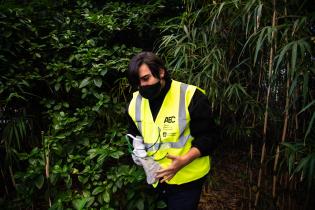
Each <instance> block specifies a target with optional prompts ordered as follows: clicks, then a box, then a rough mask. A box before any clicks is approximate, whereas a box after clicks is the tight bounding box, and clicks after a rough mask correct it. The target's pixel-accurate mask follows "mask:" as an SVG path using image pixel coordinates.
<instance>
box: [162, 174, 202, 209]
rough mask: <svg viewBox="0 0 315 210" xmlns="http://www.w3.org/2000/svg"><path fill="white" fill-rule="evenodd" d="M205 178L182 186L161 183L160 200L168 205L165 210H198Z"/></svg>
mask: <svg viewBox="0 0 315 210" xmlns="http://www.w3.org/2000/svg"><path fill="white" fill-rule="evenodd" d="M204 182H205V177H203V178H201V179H198V180H196V181H192V182H189V183H185V184H181V185H170V184H165V183H162V184H161V183H160V184H159V185H158V190H159V193H160V198H161V199H162V200H163V201H164V202H165V203H166V204H167V208H165V209H164V210H197V208H198V203H199V200H200V194H201V190H202V186H203V183H204Z"/></svg>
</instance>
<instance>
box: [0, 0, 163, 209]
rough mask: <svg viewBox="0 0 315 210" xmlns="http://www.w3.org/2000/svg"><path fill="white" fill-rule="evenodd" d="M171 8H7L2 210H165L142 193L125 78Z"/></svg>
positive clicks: (71, 4) (1, 88)
mask: <svg viewBox="0 0 315 210" xmlns="http://www.w3.org/2000/svg"><path fill="white" fill-rule="evenodd" d="M163 8H165V7H163V6H162V5H160V3H159V2H157V3H154V2H153V3H148V4H146V3H143V4H137V3H133V2H130V3H124V2H120V1H117V2H106V3H105V2H104V3H101V2H94V1H57V2H55V1H46V2H45V1H31V2H28V3H25V4H16V5H14V4H12V3H3V4H2V5H1V11H0V17H1V21H0V25H1V32H0V34H1V42H0V43H1V49H0V50H1V56H0V60H1V76H0V77H1V82H0V93H1V108H2V111H1V114H2V116H1V118H2V119H4V121H3V123H2V127H3V130H2V131H3V132H2V140H1V171H2V175H1V177H2V178H1V180H3V181H1V195H3V196H1V200H0V205H1V206H3V207H5V208H12V209H16V208H21V207H22V208H31V207H33V208H48V207H49V206H51V209H66V208H75V209H86V208H89V209H135V208H138V209H144V208H145V209H148V208H151V209H152V208H155V207H156V205H163V204H160V203H158V204H157V203H156V202H153V199H154V196H153V195H152V196H149V195H150V190H149V189H148V188H146V187H145V185H142V184H145V182H144V180H143V179H144V175H143V172H142V170H140V169H139V168H136V167H135V166H133V164H130V163H131V162H130V159H129V154H128V152H127V146H126V145H127V144H126V141H125V139H124V135H125V134H126V124H125V123H124V122H125V117H124V114H125V107H126V105H127V104H126V102H127V97H130V88H129V86H128V83H127V81H126V78H125V73H124V72H125V71H126V69H127V64H128V62H129V59H130V58H131V56H132V55H134V54H135V53H137V52H139V51H140V50H141V48H144V49H150V48H152V47H153V46H152V43H153V42H154V40H153V39H152V37H154V38H156V37H157V36H158V33H157V32H158V29H157V25H158V24H159V21H160V20H161V19H160V17H159V14H160V13H163V12H164V11H163ZM164 17H165V16H164ZM144 32H148V34H143V33H144ZM131 34H132V36H130V35H131ZM3 154H5V156H4V155H3ZM2 164H5V165H2ZM141 183H142V184H141Z"/></svg>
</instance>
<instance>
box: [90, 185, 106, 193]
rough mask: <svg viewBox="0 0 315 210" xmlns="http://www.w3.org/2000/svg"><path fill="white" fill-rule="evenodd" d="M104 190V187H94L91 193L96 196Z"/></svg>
mask: <svg viewBox="0 0 315 210" xmlns="http://www.w3.org/2000/svg"><path fill="white" fill-rule="evenodd" d="M104 190H105V187H104V186H98V187H96V188H95V189H94V190H93V192H92V195H97V194H99V193H101V192H103V191H104Z"/></svg>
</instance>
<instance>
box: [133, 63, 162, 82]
mask: <svg viewBox="0 0 315 210" xmlns="http://www.w3.org/2000/svg"><path fill="white" fill-rule="evenodd" d="M163 77H164V70H162V69H161V70H160V78H163ZM159 81H160V79H158V78H156V77H154V76H153V75H152V73H151V71H150V69H149V67H148V65H147V64H142V65H141V66H140V68H139V85H140V86H147V85H153V84H156V83H157V82H159Z"/></svg>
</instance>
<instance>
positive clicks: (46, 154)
mask: <svg viewBox="0 0 315 210" xmlns="http://www.w3.org/2000/svg"><path fill="white" fill-rule="evenodd" d="M41 135H42V142H43V146H44V154H45V176H46V180H47V188H48V205H49V207H51V198H50V184H49V167H50V165H49V147H48V149H47V150H48V151H46V142H45V140H44V131H41Z"/></svg>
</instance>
